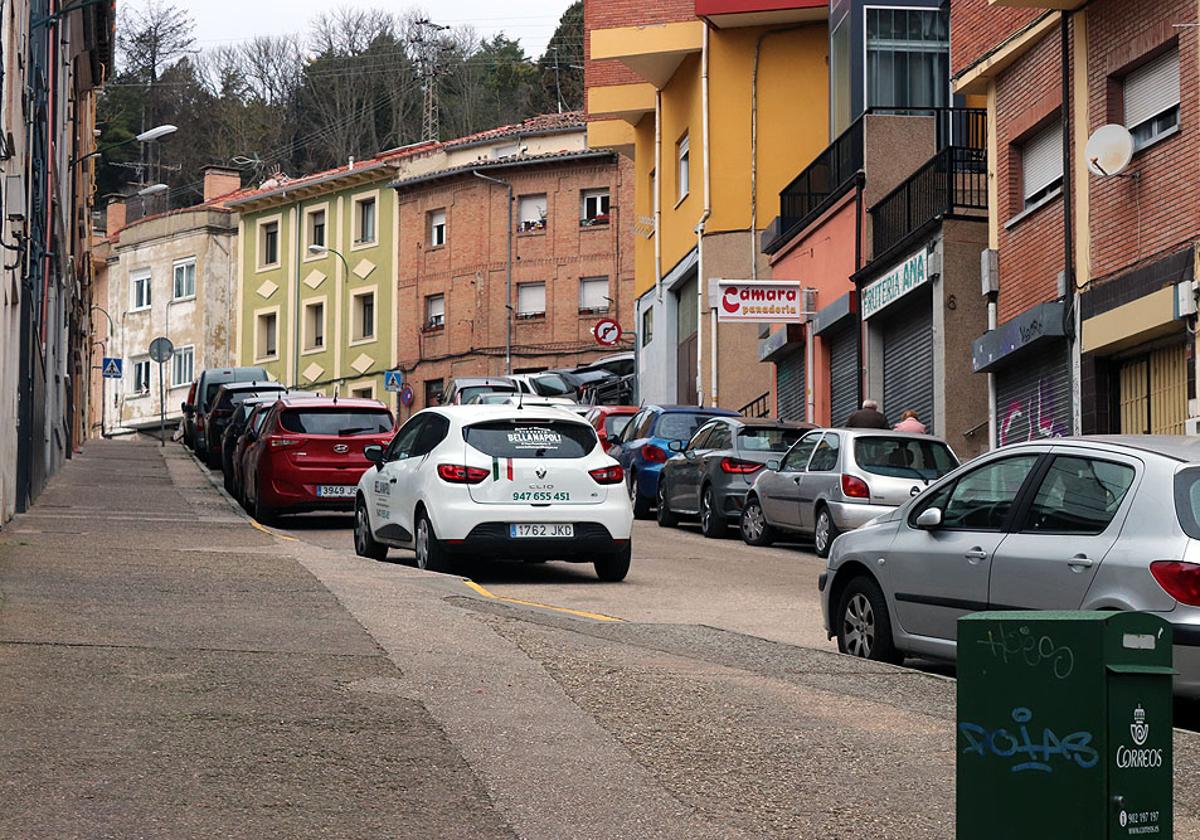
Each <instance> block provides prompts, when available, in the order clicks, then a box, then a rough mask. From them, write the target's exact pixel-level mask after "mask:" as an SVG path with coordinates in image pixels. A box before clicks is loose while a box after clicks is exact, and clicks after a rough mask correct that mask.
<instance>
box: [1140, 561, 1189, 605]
mask: <svg viewBox="0 0 1200 840" xmlns="http://www.w3.org/2000/svg"><path fill="white" fill-rule="evenodd" d="M1150 574H1152V575H1154V579H1155V580H1156V581H1158V585H1159V586H1161V587H1162V588H1163V590H1164V591H1165V592H1166V593H1167V594H1168V595H1170V596H1171V597H1172V598H1174V599H1175V600H1176V601H1178V602H1179V603H1181V604H1187V605H1188V606H1192V607H1200V565H1197V564H1195V563H1183V562H1180V561H1179V560H1156V561H1154V562H1153V563H1151V564H1150Z"/></svg>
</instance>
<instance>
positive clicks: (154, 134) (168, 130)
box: [71, 123, 179, 166]
mask: <svg viewBox="0 0 1200 840" xmlns="http://www.w3.org/2000/svg"><path fill="white" fill-rule="evenodd" d="M178 130H179V129H178V128H176V127H175V126H173V125H170V124H169V123H168V124H164V125H156V126H155V127H154V128H150V129H147V130H146V131H143V132H142V133H141V134H138V135H135V136H133V137H130V138H128V139H126V140H121V141H119V142H116V143H112V144H110V145H108V146H105V147H104V148H103V149H96V150H95V151H94V152H88V153H87V154H86V155H83V156H82V157H77V158H75V159H74V160H73V161H71V165H72V166H74V165H75V164H77V163H83V162H84V161H85V160H89V159H91V158H94V157H99V156H100V155H102V154H104V153H105V152H109V151H112V150H113V149H116V148H119V147H121V146H126V145H128V144H130V143H152V142H153V141H155V140H161V139H162V138H163V137H166V136H167V135H169V134H174V133H175V132H176V131H178Z"/></svg>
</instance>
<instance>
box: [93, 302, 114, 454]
mask: <svg viewBox="0 0 1200 840" xmlns="http://www.w3.org/2000/svg"><path fill="white" fill-rule="evenodd" d="M88 312H89V313H91V312H99V313H101V314H102V315H103V316H104V317H105V318H107V319H108V337H107V338H106V339H105V340H104V341H102V342H97V341H96V340H95V339H93V340H92V344H91V346H90V347H89V348H88V355H89V356H91V355H92V350H94V349H95V347H96V345H97V344H101V345H102V346H103V347H104V350H105V352H108V347H109V343H111V341H112V337H113V333H114V332H116V327H114V326H113V319H112V316H111V315H109V314H108V310H107V309H105V308H104V307H103V306H97V305H95V304H92V308H91V309H89V310H88ZM95 334H96V331H95V330H92V335H95ZM100 358H101V359H103V358H104V357H103V356H101V357H100ZM102 367H103V366H102ZM88 368H89V369H90V370H95V366H93V365H91V364H90V363H89V364H88ZM105 384H106V383H105V381H104V371H103V370H101V371H100V437H102V438H107V437H108V435H107V434H106V433H105V430H104V416H105V415H106V414H108V401H107V399H106V398H105V394H104V392H105V391H106V390H107V389H106V388H105ZM91 391H92V389H91V387H90V385H89V387H88V390H87V393H88V396H89V397H90V396H91Z"/></svg>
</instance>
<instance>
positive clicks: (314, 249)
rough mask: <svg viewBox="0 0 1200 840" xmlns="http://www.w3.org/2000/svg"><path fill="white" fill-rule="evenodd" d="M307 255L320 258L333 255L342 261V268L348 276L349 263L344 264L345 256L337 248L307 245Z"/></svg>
mask: <svg viewBox="0 0 1200 840" xmlns="http://www.w3.org/2000/svg"><path fill="white" fill-rule="evenodd" d="M308 253H310V254H312V255H313V256H320V257H323V256H325V255H326V254H333V255H334V256H336V257H337V258H338V259H339V260H341V261H342V266H343V267H344V268H345V269H346V274H347V275H348V274H349V273H350V263H348V262H346V255H345V254H343V253H342V252H341V251H339V250H338V249H337V248H330V247H329V246H328V245H309V246H308Z"/></svg>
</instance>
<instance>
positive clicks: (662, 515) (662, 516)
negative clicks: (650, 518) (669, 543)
mask: <svg viewBox="0 0 1200 840" xmlns="http://www.w3.org/2000/svg"><path fill="white" fill-rule="evenodd" d="M655 518H657V519H658V524H659V526H660V527H662V528H674V527H675V526H676V525H678V524H679V517H678V516H676V515H675V514H674V513H672V512H671V508H670V506H669V505H668V504H667V479H666V478H663V479H662V480H661V481H660V482H658V504H657V505H656V507H655Z"/></svg>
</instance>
